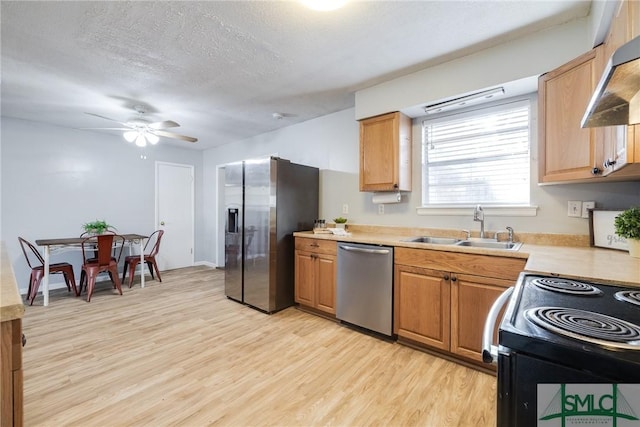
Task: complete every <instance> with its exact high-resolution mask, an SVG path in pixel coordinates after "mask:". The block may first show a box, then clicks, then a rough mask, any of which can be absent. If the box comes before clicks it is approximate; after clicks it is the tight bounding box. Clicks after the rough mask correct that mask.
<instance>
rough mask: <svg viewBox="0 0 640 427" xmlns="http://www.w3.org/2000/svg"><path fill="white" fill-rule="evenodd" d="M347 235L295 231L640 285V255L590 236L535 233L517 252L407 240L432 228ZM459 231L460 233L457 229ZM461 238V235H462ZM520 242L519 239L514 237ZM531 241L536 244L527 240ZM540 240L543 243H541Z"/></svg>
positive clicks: (367, 230)
mask: <svg viewBox="0 0 640 427" xmlns="http://www.w3.org/2000/svg"><path fill="white" fill-rule="evenodd" d="M350 228H351V229H350V234H349V235H348V236H335V235H333V234H314V233H313V231H304V232H296V233H294V236H295V237H307V238H313V239H323V240H335V241H342V242H353V243H369V244H378V245H388V246H400V247H407V248H416V249H430V250H440V251H449V252H462V253H475V254H483V255H492V256H500V257H509V258H524V259H526V260H527V264H526V266H525V269H526V270H527V271H529V272H534V273H540V274H548V275H556V276H563V277H565V278H573V279H582V280H592V281H601V282H605V283H613V284H624V285H630V286H638V287H640V258H632V257H631V256H629V253H628V252H626V251H618V250H612V249H603V248H594V247H589V246H579V245H584V244H585V241H586V242H588V236H586V238H585V236H567V235H558V238H557V239H556V240H557V242H558V244H551V243H550V242H553V240H554V239H553V238H547V239H543V238H538V237H536V236H535V235H530V236H527V239H522V240H520V241H523V242H524V243H523V245H522V247H521V248H520V249H519V250H517V251H511V250H502V249H486V248H477V247H464V246H454V245H440V244H429V243H414V242H404V241H403V239H407V238H408V237H411V236H420V235H432V236H433V235H440V236H447V235H448V236H451V234H443V232H439V233H438V232H434V231H433V230H429V231H422V232H420V230H415V229H411V230H410V231H406V229H400V228H398V229H396V228H394V227H389V228H387V227H384V228H381V229H380V230H379V231H378V230H375V229H374V228H373V227H362V228H359V227H357V226H352V227H350ZM458 233H460V232H459V231H458ZM460 238H462V236H460ZM515 240H516V241H518V239H517V238H516V239H515ZM528 240H531V241H533V242H536V243H527V241H528ZM538 242H544V244H540V243H538Z"/></svg>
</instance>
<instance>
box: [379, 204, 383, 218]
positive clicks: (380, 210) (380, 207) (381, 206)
mask: <svg viewBox="0 0 640 427" xmlns="http://www.w3.org/2000/svg"><path fill="white" fill-rule="evenodd" d="M378 215H384V205H383V204H382V203H380V204H379V205H378Z"/></svg>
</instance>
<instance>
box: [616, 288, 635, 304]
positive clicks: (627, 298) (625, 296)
mask: <svg viewBox="0 0 640 427" xmlns="http://www.w3.org/2000/svg"><path fill="white" fill-rule="evenodd" d="M614 297H615V298H616V299H617V300H618V301H623V302H628V303H631V304H635V305H640V291H620V292H616V293H615V295H614Z"/></svg>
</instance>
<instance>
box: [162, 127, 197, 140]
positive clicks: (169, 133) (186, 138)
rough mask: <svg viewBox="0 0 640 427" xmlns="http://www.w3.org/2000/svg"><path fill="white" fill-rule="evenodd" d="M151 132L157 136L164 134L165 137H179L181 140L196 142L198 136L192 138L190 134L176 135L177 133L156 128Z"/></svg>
mask: <svg viewBox="0 0 640 427" xmlns="http://www.w3.org/2000/svg"><path fill="white" fill-rule="evenodd" d="M152 133H154V134H156V135H158V136H164V137H166V138H175V139H181V140H183V141H187V142H196V141H197V140H198V138H193V137H190V136H184V135H178V134H177V133H173V132H166V131H163V130H156V129H154V130H153V131H152Z"/></svg>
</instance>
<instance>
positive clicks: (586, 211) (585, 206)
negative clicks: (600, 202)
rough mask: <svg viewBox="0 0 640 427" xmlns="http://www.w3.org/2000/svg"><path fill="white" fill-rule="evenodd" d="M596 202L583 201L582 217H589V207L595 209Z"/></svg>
mask: <svg viewBox="0 0 640 427" xmlns="http://www.w3.org/2000/svg"><path fill="white" fill-rule="evenodd" d="M595 208H596V202H582V218H589V209H595Z"/></svg>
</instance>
